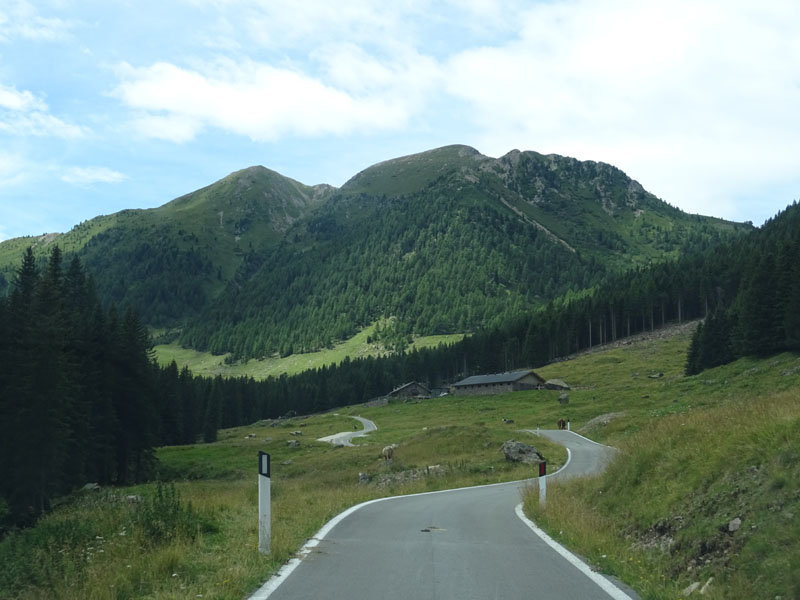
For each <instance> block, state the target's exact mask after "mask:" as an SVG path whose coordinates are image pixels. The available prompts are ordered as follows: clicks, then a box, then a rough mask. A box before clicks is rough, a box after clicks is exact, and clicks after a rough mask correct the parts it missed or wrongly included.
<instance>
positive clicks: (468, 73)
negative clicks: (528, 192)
mask: <svg viewBox="0 0 800 600" xmlns="http://www.w3.org/2000/svg"><path fill="white" fill-rule="evenodd" d="M798 22H800V5H798V4H797V3H795V2H790V1H771V0H767V1H765V2H761V3H759V4H758V5H753V4H752V3H749V2H726V3H724V4H719V3H716V2H695V1H691V2H690V1H688V0H687V1H684V0H674V1H671V2H669V3H666V2H648V3H640V2H633V1H629V0H606V1H603V2H597V1H596V0H592V1H591V2H590V1H589V0H576V1H574V2H564V3H546V4H540V5H536V6H534V7H533V8H531V9H530V10H529V11H527V12H526V13H524V14H522V15H520V24H521V25H520V29H519V34H518V36H517V37H515V38H514V39H512V40H510V41H508V42H506V43H502V44H499V45H496V46H486V47H481V48H473V49H469V50H466V51H464V52H460V53H458V54H457V55H454V56H452V57H451V59H450V60H449V61H448V64H447V67H446V68H445V72H446V77H447V84H446V85H447V89H448V91H449V92H450V93H451V94H452V95H453V96H455V97H456V98H459V99H460V100H462V101H463V102H465V103H466V104H467V105H468V106H469V109H470V113H471V115H472V119H473V120H474V123H475V124H476V125H477V126H478V128H479V133H478V134H477V138H478V140H477V141H478V142H479V143H480V144H481V146H482V147H483V148H486V150H487V151H488V152H489V153H491V154H494V155H497V154H500V153H504V152H506V151H507V150H509V149H510V148H513V147H518V148H521V149H526V148H528V149H535V150H538V151H542V152H556V153H560V154H567V155H571V156H577V157H578V158H582V159H593V160H602V161H604V162H610V163H612V164H615V165H617V166H620V167H622V168H623V169H625V170H626V171H627V172H628V173H629V174H630V175H631V176H633V177H635V178H637V179H639V180H640V181H641V182H642V183H643V184H644V185H645V187H647V188H648V189H651V190H652V191H653V192H654V193H656V194H658V195H660V196H661V197H663V198H664V199H665V200H667V201H669V202H671V203H672V204H676V205H678V206H680V207H682V208H684V209H686V210H690V211H691V212H709V211H714V210H716V209H717V208H719V209H720V210H725V211H726V212H727V214H728V215H731V216H734V215H732V214H731V212H730V210H731V207H730V199H731V198H733V197H734V196H735V195H736V194H737V193H738V192H739V191H741V190H740V188H741V187H742V186H751V185H757V182H758V181H763V179H764V177H765V175H766V176H767V177H769V178H772V179H781V178H782V179H784V180H786V179H787V178H795V179H796V178H797V172H798V167H799V166H800V165H799V164H798V156H800V155H798V153H797V140H798V139H800V118H798V117H797V111H796V107H797V106H798V105H800V86H798V81H800V40H798V37H797V35H796V31H795V25H796V24H797V23H798ZM786 200H787V203H788V202H789V201H790V200H791V199H790V198H787V199H786ZM711 205H713V207H712V206H711Z"/></svg>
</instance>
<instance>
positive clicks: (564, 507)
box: [525, 340, 800, 599]
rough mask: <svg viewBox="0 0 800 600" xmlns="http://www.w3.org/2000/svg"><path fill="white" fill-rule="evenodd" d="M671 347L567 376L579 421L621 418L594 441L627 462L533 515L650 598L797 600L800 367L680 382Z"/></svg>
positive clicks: (529, 507)
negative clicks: (592, 409)
mask: <svg viewBox="0 0 800 600" xmlns="http://www.w3.org/2000/svg"><path fill="white" fill-rule="evenodd" d="M676 342H677V340H676V341H675V342H669V343H668V344H662V343H648V344H645V345H637V346H629V347H622V348H618V349H614V350H610V351H606V352H604V353H602V354H597V355H595V356H594V357H586V359H579V360H575V361H572V362H571V363H570V368H569V370H568V372H569V379H570V382H571V383H573V384H575V385H578V386H581V388H582V389H581V390H579V391H576V392H574V393H573V394H572V398H571V400H574V401H575V408H576V409H578V407H585V406H587V405H588V404H589V403H590V402H592V403H600V402H602V403H603V404H606V405H607V406H608V408H609V409H610V411H622V412H623V414H621V415H620V416H618V417H616V418H614V419H613V420H611V421H610V422H609V423H608V424H607V425H605V426H603V425H597V426H593V427H589V428H588V430H587V431H586V433H587V435H589V436H591V437H592V438H593V439H596V440H599V441H603V442H605V443H609V444H611V445H614V446H616V447H618V448H619V449H620V450H621V451H622V452H621V454H620V458H619V459H618V460H617V461H616V462H615V463H614V464H613V465H612V466H611V467H610V468H609V470H608V471H607V472H606V473H605V474H604V475H602V476H600V477H595V478H590V479H585V480H582V481H574V482H569V483H561V484H559V483H554V484H553V485H550V486H548V503H547V507H546V509H544V510H542V509H540V507H539V505H538V496H537V495H535V494H532V493H531V494H528V495H527V496H526V500H525V510H526V512H527V513H528V515H529V516H531V517H532V518H533V519H534V520H535V521H536V522H537V523H539V524H540V525H542V526H543V527H544V528H545V529H546V530H547V531H549V532H550V533H551V534H552V535H553V537H554V538H555V539H557V540H558V541H561V542H562V543H565V544H566V545H567V546H569V547H570V548H572V549H573V550H575V551H577V552H579V553H580V554H582V555H583V556H584V557H586V558H587V559H588V560H589V562H590V563H592V564H593V565H594V566H595V567H596V568H597V569H598V570H599V571H601V572H605V573H610V574H613V575H616V576H618V577H620V578H621V579H623V580H624V581H626V582H628V583H629V584H631V585H632V586H633V587H634V588H636V589H637V591H639V593H641V595H642V597H643V598H653V599H656V598H657V599H662V598H663V599H668V598H669V599H675V598H679V597H682V592H683V590H685V589H686V588H687V587H688V586H689V585H690V584H692V583H694V582H699V583H700V585H701V586H702V585H704V584H705V583H706V582H708V581H709V579H710V578H712V577H713V581H712V582H711V584H710V586H709V588H708V589H707V590H706V593H705V595H704V597H708V598H725V599H737V598H741V599H752V598H769V599H773V598H778V597H780V598H783V599H787V598H800V358H799V357H798V356H797V355H793V354H781V355H778V356H775V357H772V358H769V359H766V360H755V359H742V360H739V361H737V362H735V363H733V364H731V365H727V366H724V367H720V368H717V369H712V370H709V371H706V372H704V373H702V374H700V375H697V376H694V377H683V376H682V375H681V374H680V367H681V364H682V362H683V360H684V352H683V349H682V346H680V345H677V343H676ZM670 347H674V351H670V350H669V348H670ZM553 368H554V367H548V368H547V369H542V372H543V373H549V372H550V370H551V369H553ZM653 370H658V371H660V372H663V373H664V376H663V377H661V378H658V379H649V378H648V377H647V375H648V374H650V373H652V371H653ZM587 398H588V399H590V400H589V401H587ZM592 399H593V400H592ZM612 399H613V401H612ZM579 412H580V413H583V414H585V415H586V416H588V414H589V413H586V412H585V409H583V408H582V409H580V410H579ZM597 412H601V411H600V410H598V411H597ZM576 420H577V421H578V422H584V419H583V418H581V417H578V419H575V418H573V422H575V421H576ZM735 519H739V520H740V521H741V524H740V526H739V528H738V529H737V528H736V527H737V522H735V521H734V520H735ZM695 595H699V590H697V591H696V592H695Z"/></svg>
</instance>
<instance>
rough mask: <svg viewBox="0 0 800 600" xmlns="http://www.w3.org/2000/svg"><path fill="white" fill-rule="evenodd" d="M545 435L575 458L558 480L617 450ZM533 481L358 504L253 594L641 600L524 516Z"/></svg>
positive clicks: (354, 599) (596, 465) (276, 599)
mask: <svg viewBox="0 0 800 600" xmlns="http://www.w3.org/2000/svg"><path fill="white" fill-rule="evenodd" d="M532 433H535V432H532ZM541 435H544V436H547V437H548V438H550V439H553V440H554V441H556V442H558V443H561V444H563V445H565V446H566V447H567V448H568V450H569V454H570V460H569V461H568V463H567V464H566V465H565V466H564V468H562V469H561V470H560V471H558V472H557V473H555V474H553V475H550V476H549V477H571V476H579V475H584V474H588V473H594V472H597V471H598V470H599V469H602V468H603V467H604V465H605V464H607V462H608V461H609V460H610V458H611V457H612V456H613V453H614V452H615V451H614V450H613V449H612V448H609V447H607V446H602V445H600V444H596V443H595V442H592V441H590V440H587V439H586V438H583V437H581V436H579V435H577V434H575V433H573V432H568V431H549V430H548V431H541ZM523 485H524V482H512V483H504V484H496V485H489V486H480V487H473V488H465V489H459V490H448V491H443V492H432V493H426V494H417V495H413V496H400V497H395V498H386V499H382V500H374V501H371V502H366V503H364V504H361V505H359V506H356V507H353V508H351V509H350V510H348V511H345V512H344V513H342V514H341V515H339V516H338V517H336V518H335V519H333V520H332V521H331V522H329V523H328V524H327V525H326V526H325V527H324V528H323V529H322V530H320V532H319V533H318V534H317V536H315V538H313V539H312V540H310V541H309V543H308V544H307V545H306V546H305V547H304V549H303V551H302V552H301V554H300V556H301V558H297V559H293V560H292V561H290V563H288V564H287V565H286V566H285V567H284V568H283V569H281V571H280V572H279V573H278V574H277V575H276V576H275V577H273V578H272V579H271V580H270V581H268V582H267V583H266V584H265V585H264V586H263V587H262V588H261V589H260V590H259V591H258V592H256V594H255V595H254V596H252V598H253V599H254V600H265V599H266V598H270V600H289V599H294V600H300V599H306V598H347V599H349V600H367V599H374V598H381V599H382V600H395V599H396V600H407V599H410V598H413V599H415V600H434V599H436V600H450V599H453V600H455V599H459V600H467V599H475V600H486V599H489V598H503V599H506V600H513V599H516V598H519V599H523V598H524V599H526V600H528V599H531V598H537V599H547V598H553V599H556V598H558V599H562V598H575V599H581V600H608V598H615V599H616V600H625V599H630V598H635V597H636V596H635V595H634V594H633V593H632V592H630V591H622V590H621V589H620V588H619V587H617V586H615V585H614V584H612V583H611V582H610V581H609V580H608V579H605V578H603V577H602V576H600V575H597V574H596V573H592V572H591V571H590V570H589V569H588V568H587V567H586V565H583V563H580V561H579V560H578V559H577V557H574V556H573V555H570V554H569V553H568V552H567V551H565V550H563V548H561V550H559V549H558V548H560V546H558V544H555V543H554V542H552V540H550V541H548V539H549V538H548V537H547V536H546V535H545V534H543V533H541V532H539V533H537V532H536V528H535V526H533V525H532V524H531V525H530V526H529V525H526V523H525V522H523V521H522V520H521V517H519V516H517V514H516V510H515V509H516V508H517V506H518V505H519V504H520V502H521V495H520V492H521V489H522V487H523ZM554 548H555V550H554ZM562 551H563V552H562ZM565 556H566V558H565ZM601 586H602V587H601Z"/></svg>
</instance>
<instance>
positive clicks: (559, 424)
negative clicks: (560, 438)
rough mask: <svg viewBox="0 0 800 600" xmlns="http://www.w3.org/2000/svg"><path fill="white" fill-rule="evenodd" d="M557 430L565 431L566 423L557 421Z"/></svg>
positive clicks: (560, 420)
mask: <svg viewBox="0 0 800 600" xmlns="http://www.w3.org/2000/svg"><path fill="white" fill-rule="evenodd" d="M558 428H559V429H566V428H567V422H566V421H565V420H564V419H559V420H558Z"/></svg>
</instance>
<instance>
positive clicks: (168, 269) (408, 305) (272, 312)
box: [0, 146, 750, 358]
mask: <svg viewBox="0 0 800 600" xmlns="http://www.w3.org/2000/svg"><path fill="white" fill-rule="evenodd" d="M749 228H750V227H749V226H748V225H745V224H737V223H732V222H728V221H723V220H720V219H716V218H711V217H703V216H698V215H688V214H686V213H684V212H682V211H680V210H679V209H677V208H675V207H672V206H670V205H669V204H667V203H665V202H663V201H662V200H659V199H658V198H657V197H656V196H654V195H653V194H651V193H649V192H648V191H646V190H645V189H644V188H643V187H642V185H640V184H639V183H638V182H636V181H635V180H633V179H631V178H629V177H628V176H627V175H626V174H625V173H623V172H622V171H621V170H619V169H617V168H616V167H613V166H611V165H608V164H605V163H602V162H593V161H578V160H576V159H574V158H568V157H562V156H557V155H542V154H539V153H536V152H529V151H528V152H520V151H517V150H514V151H511V152H509V153H508V154H506V155H504V156H502V157H500V158H497V159H495V158H490V157H487V156H484V155H482V154H480V153H479V152H478V151H477V150H475V149H473V148H470V147H467V146H446V147H443V148H438V149H435V150H430V151H427V152H422V153H419V154H414V155H410V156H405V157H401V158H396V159H393V160H389V161H385V162H381V163H378V164H376V165H374V166H371V167H369V168H367V169H365V170H364V171H362V172H360V173H358V174H357V175H355V176H354V177H352V178H351V179H350V180H349V181H347V182H346V183H345V184H344V185H342V186H341V187H340V188H336V187H333V186H330V185H316V186H308V185H304V184H302V183H299V182H297V181H294V180H292V179H290V178H287V177H284V176H282V175H280V174H279V173H276V172H274V171H271V170H269V169H266V168H264V167H250V168H247V169H244V170H241V171H237V172H235V173H232V174H230V175H228V176H227V177H225V178H223V179H222V180H220V181H218V182H216V183H213V184H211V185H209V186H208V187H205V188H202V189H200V190H197V191H195V192H192V193H189V194H187V195H185V196H181V197H179V198H176V199H174V200H172V201H171V202H168V203H166V204H164V205H163V206H161V207H158V208H154V209H148V210H124V211H121V212H119V213H116V214H113V215H107V216H99V217H97V218H95V219H91V220H89V221H85V222H83V223H80V224H79V225H77V226H75V227H74V228H73V229H72V230H71V231H69V232H67V233H64V234H50V235H47V236H42V237H25V238H16V239H13V240H7V241H5V242H3V243H2V244H0V293H2V292H3V289H5V288H7V287H8V285H9V283H10V282H11V281H12V279H13V274H14V269H15V268H16V266H17V265H18V264H19V260H20V257H21V255H22V253H23V251H24V250H25V248H26V247H28V246H33V248H34V252H35V253H40V254H42V255H43V254H44V253H45V252H46V251H47V248H48V247H49V246H50V245H52V244H58V245H59V246H60V247H61V249H62V250H63V251H64V252H65V253H66V254H70V253H77V254H78V256H79V257H80V258H81V260H82V262H83V264H84V265H85V267H86V269H87V271H88V272H90V273H91V274H92V276H93V278H94V282H95V285H96V288H97V291H98V294H99V295H100V297H101V298H102V299H103V300H104V301H105V302H109V303H110V302H114V303H117V304H119V305H123V306H125V305H129V306H132V307H133V308H135V309H136V310H137V312H138V313H139V314H140V315H141V317H142V319H143V320H144V322H146V323H147V324H148V325H150V326H151V327H153V328H156V329H157V330H158V331H160V332H167V333H166V334H163V335H162V337H168V336H169V335H171V336H173V337H177V338H178V339H180V341H181V343H182V344H183V345H184V346H186V347H191V348H196V349H198V350H208V351H211V352H214V353H225V352H231V353H232V355H233V356H234V357H236V358H250V357H256V358H258V357H263V356H269V355H271V354H274V353H281V354H282V355H287V354H291V353H294V352H304V351H310V350H314V349H318V348H321V347H325V346H327V345H330V344H332V343H333V342H334V341H336V340H341V339H345V338H348V337H350V336H352V335H353V334H354V333H355V332H357V331H358V330H359V329H361V328H363V327H365V326H367V325H369V324H371V323H374V322H376V321H379V320H382V319H387V318H389V319H391V320H390V322H391V328H392V329H393V330H394V331H393V333H395V334H400V335H405V334H411V333H416V334H439V333H453V332H459V333H465V332H470V331H475V330H477V329H480V328H484V327H491V326H496V325H498V324H500V323H503V322H506V321H508V320H510V319H513V318H515V317H517V316H519V315H522V314H525V313H527V312H529V311H530V310H531V309H532V308H535V307H537V306H540V305H542V304H544V303H546V302H548V301H550V300H553V299H554V298H557V297H559V296H563V295H565V294H579V293H581V291H582V290H585V289H588V288H591V287H593V286H596V285H599V284H601V283H602V282H603V281H605V280H606V278H607V277H609V276H610V275H613V274H615V273H618V272H621V271H624V270H627V269H631V268H637V267H642V266H646V265H648V264H650V263H652V262H660V261H664V260H669V259H672V258H676V257H677V256H678V255H679V254H680V253H681V252H682V251H683V250H686V249H696V248H699V247H703V246H708V245H710V244H714V243H717V242H718V241H720V240H722V239H724V238H727V237H730V236H733V235H736V234H738V233H740V232H743V231H745V230H747V229H749Z"/></svg>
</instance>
